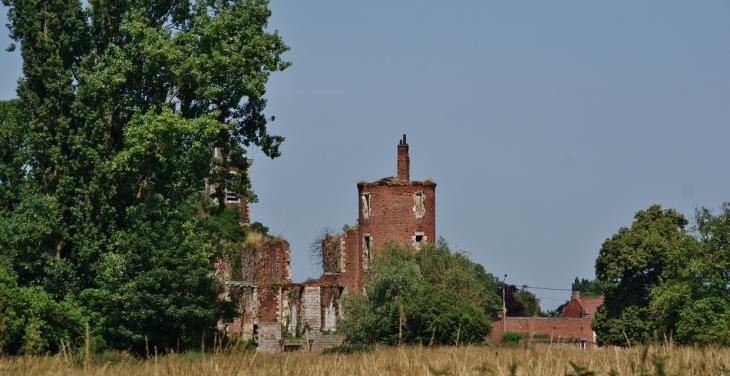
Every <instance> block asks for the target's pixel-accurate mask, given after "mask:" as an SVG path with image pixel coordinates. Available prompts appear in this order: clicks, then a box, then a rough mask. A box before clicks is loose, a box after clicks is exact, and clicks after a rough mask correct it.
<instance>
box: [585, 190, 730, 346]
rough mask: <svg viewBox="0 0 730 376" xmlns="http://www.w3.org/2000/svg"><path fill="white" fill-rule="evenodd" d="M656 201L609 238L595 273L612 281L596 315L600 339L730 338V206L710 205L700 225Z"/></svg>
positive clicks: (616, 341)
mask: <svg viewBox="0 0 730 376" xmlns="http://www.w3.org/2000/svg"><path fill="white" fill-rule="evenodd" d="M688 224H689V222H688V221H687V219H685V217H684V216H683V215H681V214H679V213H677V212H676V211H674V210H672V209H667V210H662V209H661V207H659V206H658V205H654V206H651V207H650V208H649V209H647V210H645V211H639V212H638V213H636V216H635V217H634V222H633V224H632V225H631V228H625V227H623V228H621V229H620V230H619V232H618V233H616V234H614V235H613V236H612V237H611V238H610V239H607V240H606V241H605V242H604V243H603V246H602V247H601V251H600V254H599V257H598V259H597V260H596V276H597V277H598V279H600V280H604V281H606V282H608V283H609V286H608V287H607V288H606V290H605V301H604V304H603V305H602V306H601V307H600V308H599V309H598V312H597V313H596V316H595V318H594V320H593V324H592V326H593V329H594V330H595V331H596V334H597V341H598V343H599V344H613V345H627V344H636V343H642V342H645V341H647V340H650V339H652V338H653V337H654V335H655V334H654V333H656V335H657V336H659V337H660V338H664V337H665V336H666V337H667V338H669V337H673V339H674V340H675V342H678V343H682V344H723V345H728V344H730V337H729V336H728V328H730V304H728V298H729V297H730V273H729V272H728V271H729V270H730V205H728V204H724V205H723V206H722V208H721V212H720V213H719V214H713V213H712V212H711V211H710V210H708V209H706V208H701V209H698V210H697V211H696V213H695V218H694V225H693V226H692V227H691V228H690V229H685V227H686V226H687V225H688Z"/></svg>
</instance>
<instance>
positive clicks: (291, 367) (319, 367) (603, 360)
mask: <svg viewBox="0 0 730 376" xmlns="http://www.w3.org/2000/svg"><path fill="white" fill-rule="evenodd" d="M571 362H572V363H573V364H575V365H576V366H578V367H582V368H583V369H584V370H583V371H581V370H580V368H576V367H573V366H572V365H571ZM89 363H90V364H87V365H84V360H83V355H79V356H78V357H77V358H76V359H75V360H74V358H72V357H66V356H63V355H55V356H46V357H12V358H11V357H5V358H0V375H329V376H334V375H512V374H515V375H536V376H540V375H566V374H569V375H584V376H587V375H592V374H595V375H609V374H617V375H730V349H727V348H680V347H661V346H658V347H657V346H650V347H636V348H631V349H620V348H602V349H595V350H580V349H577V348H572V347H570V348H569V347H563V348H550V347H546V346H535V347H532V348H498V347H474V346H468V347H440V348H423V347H410V348H409V347H405V348H376V349H375V350H374V351H372V352H369V353H355V354H347V355H343V354H320V353H310V352H304V351H302V352H293V353H280V354H276V355H263V354H255V353H250V352H249V353H241V354H221V353H219V354H216V355H212V354H208V355H206V356H202V355H201V354H200V353H189V354H183V355H170V356H164V357H163V356H160V357H157V358H155V357H154V355H153V356H151V358H150V359H148V360H142V359H135V358H133V357H131V356H125V355H120V354H102V355H95V356H93V361H91V362H89ZM588 371H590V372H594V373H588Z"/></svg>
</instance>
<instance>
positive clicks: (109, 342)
mask: <svg viewBox="0 0 730 376" xmlns="http://www.w3.org/2000/svg"><path fill="white" fill-rule="evenodd" d="M3 4H4V5H5V6H7V7H8V8H9V11H8V21H9V25H8V26H9V29H10V36H11V37H12V38H13V39H14V40H15V42H16V43H17V46H18V47H19V50H20V54H21V56H22V58H23V77H22V78H21V79H20V81H19V85H18V89H17V93H18V99H17V100H13V101H8V102H4V103H1V104H0V348H1V349H2V352H3V353H5V354H8V353H9V354H17V353H25V354H33V353H44V352H46V351H51V352H57V351H58V349H59V347H60V346H61V341H63V342H64V343H72V344H74V343H78V339H79V338H82V337H83V335H84V332H85V327H86V323H87V322H88V323H89V324H90V333H91V334H90V335H91V336H92V337H93V338H94V341H93V342H94V343H95V344H97V345H98V346H97V347H98V348H104V347H111V348H115V349H123V350H131V351H135V352H142V351H144V349H145V342H147V343H148V346H149V347H150V348H153V347H155V348H157V349H158V350H159V351H166V350H169V349H172V348H178V347H181V348H185V347H188V346H196V347H197V346H198V345H199V344H200V341H201V335H202V334H203V332H204V331H206V330H208V329H210V328H212V327H214V326H215V324H216V322H217V320H218V318H219V317H222V316H226V314H227V313H230V306H229V305H228V304H227V303H224V302H221V301H219V300H218V294H219V293H220V292H221V291H222V286H220V285H219V283H218V282H216V280H215V279H214V278H212V277H211V270H212V267H213V265H212V262H213V261H214V260H215V259H216V258H217V257H218V256H219V255H220V252H221V247H220V245H221V242H222V241H223V240H224V238H226V236H228V237H230V238H235V234H234V235H230V234H229V235H230V236H229V235H225V233H227V232H229V231H227V229H223V230H222V231H221V224H222V222H225V221H224V220H222V219H221V218H220V217H221V213H222V212H223V211H224V210H223V208H222V207H221V206H220V205H218V206H216V205H214V204H213V202H212V201H211V199H210V197H207V195H201V194H198V192H199V191H201V190H202V189H203V183H204V181H205V179H206V178H207V179H210V181H211V182H213V183H215V184H216V186H217V187H218V189H217V192H216V196H217V197H218V198H219V199H222V198H223V197H224V196H223V195H224V190H225V189H228V190H231V191H233V192H235V193H237V194H240V195H245V196H247V197H248V198H249V200H250V201H251V200H255V197H254V196H253V194H252V193H251V192H250V191H249V189H248V181H247V174H243V173H242V174H237V175H235V178H233V179H231V176H230V175H229V172H228V171H229V168H239V169H240V170H241V171H243V170H245V168H246V167H247V162H246V149H245V148H246V147H248V146H251V145H252V144H255V145H258V146H259V147H260V148H261V150H262V151H263V153H264V154H266V155H268V156H270V157H276V156H278V155H279V149H278V148H279V145H280V143H281V142H282V141H283V138H282V137H279V136H274V135H271V134H269V133H268V132H267V129H266V125H267V121H269V120H270V119H267V117H266V116H264V113H263V110H264V107H265V104H266V100H265V99H264V97H263V95H264V92H265V84H266V82H267V79H268V77H269V75H270V74H271V73H272V72H274V71H277V70H281V69H284V68H286V67H287V66H288V65H289V63H287V62H285V61H283V60H281V58H280V55H281V54H282V53H283V52H284V51H286V50H287V49H288V48H287V46H286V45H284V44H283V42H282V40H281V38H280V37H279V36H278V35H277V34H276V33H269V32H267V31H265V27H266V24H267V20H268V17H269V15H270V11H269V9H268V4H267V2H266V1H265V0H231V1H217V0H199V1H192V2H187V1H182V2H179V1H178V2H176V1H157V0H155V1H152V0H146V1H129V0H121V1H115V2H109V1H107V0H91V1H89V2H80V1H73V0H72V1H67V0H48V1H43V2H25V1H16V0H3ZM13 48H14V46H11V49H13ZM214 147H218V148H219V149H220V150H221V153H220V155H223V156H226V157H223V158H213V148H214ZM218 202H220V203H222V202H223V200H219V201H218ZM201 211H207V212H208V214H210V215H206V216H202V217H201V216H200V215H199V214H200V212H201ZM228 241H235V239H228ZM208 338H209V339H210V340H212V338H213V336H212V335H208Z"/></svg>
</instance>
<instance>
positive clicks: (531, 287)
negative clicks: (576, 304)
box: [515, 285, 573, 292]
mask: <svg viewBox="0 0 730 376" xmlns="http://www.w3.org/2000/svg"><path fill="white" fill-rule="evenodd" d="M515 286H517V285H515ZM522 288H526V289H539V290H553V291H571V292H572V291H573V290H572V289H553V288H550V287H534V286H527V285H522Z"/></svg>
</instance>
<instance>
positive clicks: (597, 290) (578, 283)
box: [571, 277, 611, 298]
mask: <svg viewBox="0 0 730 376" xmlns="http://www.w3.org/2000/svg"><path fill="white" fill-rule="evenodd" d="M610 285H611V284H610V283H608V282H606V281H602V280H600V279H598V278H595V279H593V280H589V279H585V278H583V279H580V280H579V279H578V277H575V281H574V282H573V285H572V286H571V289H572V290H573V291H580V296H581V297H582V298H597V297H599V296H601V295H603V293H604V292H605V291H606V289H607V288H608V287H609V286H610Z"/></svg>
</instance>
